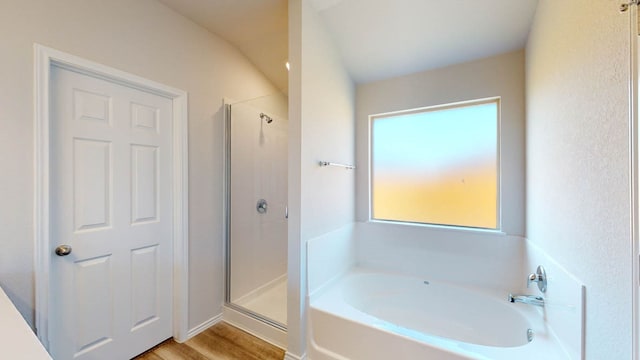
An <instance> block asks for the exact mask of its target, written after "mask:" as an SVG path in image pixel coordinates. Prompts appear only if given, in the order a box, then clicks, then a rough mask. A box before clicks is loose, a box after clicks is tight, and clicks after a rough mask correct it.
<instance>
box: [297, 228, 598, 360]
mask: <svg viewBox="0 0 640 360" xmlns="http://www.w3.org/2000/svg"><path fill="white" fill-rule="evenodd" d="M328 264H331V265H330V266H328ZM539 264H544V265H545V267H546V268H547V273H548V274H549V275H550V276H549V285H548V290H547V292H546V293H545V294H543V296H544V298H545V302H546V305H545V307H544V309H537V308H534V307H532V306H529V305H523V304H508V303H507V302H506V297H507V295H508V293H510V292H512V293H514V294H532V295H542V294H541V293H539V292H538V290H537V288H530V289H527V287H526V277H527V275H528V274H529V272H532V271H533V270H535V268H536V266H537V265H539ZM358 269H366V270H371V271H375V272H378V273H384V274H389V273H390V274H402V275H408V276H409V277H418V278H419V279H420V281H425V280H426V281H429V282H430V286H432V285H437V284H446V285H452V286H458V287H460V288H463V289H469V288H472V289H473V290H474V292H475V294H479V295H481V297H482V296H484V297H485V300H487V301H488V299H486V297H488V298H489V299H496V300H497V301H498V304H499V305H496V306H498V308H496V309H493V310H492V311H496V312H502V313H504V314H508V312H506V311H503V310H504V306H507V308H509V309H511V310H513V309H517V310H518V312H519V314H516V315H514V314H511V315H505V316H504V318H505V319H506V318H509V319H508V320H505V321H507V322H509V323H517V322H522V321H531V319H534V320H535V321H537V323H536V324H533V325H534V327H535V326H537V330H535V331H534V333H535V334H534V341H533V344H534V346H531V344H524V345H518V344H522V342H523V341H524V340H523V338H524V336H523V335H522V332H523V330H519V331H514V333H513V334H510V333H509V332H507V333H506V334H504V332H503V334H493V335H491V337H492V338H495V337H498V338H500V339H501V340H500V341H499V342H493V343H491V342H487V341H486V339H479V340H478V339H470V338H463V339H462V340H465V341H468V342H465V341H461V340H460V339H458V340H456V339H453V340H454V341H453V343H456V344H457V345H455V346H454V348H455V349H460V345H459V344H470V345H472V346H484V345H478V343H488V344H492V345H494V346H485V347H487V348H488V349H500V348H504V349H507V350H508V349H509V348H512V349H513V348H518V349H523V348H524V349H530V350H529V352H533V353H535V354H537V355H539V357H537V358H545V357H540V356H542V355H543V354H544V351H545V350H544V346H537V345H535V344H536V340H538V343H545V342H546V343H548V344H549V343H551V342H552V341H551V340H553V339H556V340H553V341H555V343H559V344H560V347H561V348H562V349H563V353H566V354H568V355H567V356H564V357H561V358H569V359H582V358H583V354H584V292H585V288H584V285H583V283H582V282H581V281H579V280H578V279H576V278H575V277H574V276H572V275H571V274H570V273H568V272H567V271H566V269H564V268H563V267H562V266H561V265H560V264H558V263H557V262H556V261H555V260H554V259H553V258H551V257H549V256H548V255H547V254H545V253H544V252H542V251H540V249H538V248H536V247H535V246H534V245H532V244H530V243H529V242H528V241H527V240H526V239H524V238H520V237H516V236H507V235H504V234H498V233H493V234H492V233H489V234H487V233H474V232H464V231H459V232H447V231H442V230H438V229H425V228H421V227H411V226H396V225H390V224H379V223H370V222H365V223H360V222H358V223H355V224H350V225H348V226H345V227H344V228H342V229H338V230H336V231H334V232H332V233H328V234H325V235H323V236H320V237H318V238H315V239H311V240H309V241H308V242H307V280H308V289H307V291H308V293H307V294H308V296H309V298H308V299H309V304H310V307H309V313H308V314H309V334H311V335H310V337H309V338H308V341H309V348H314V347H316V345H319V343H321V342H322V344H323V345H324V346H321V347H320V348H323V349H325V350H327V351H333V350H336V349H337V347H336V346H334V345H332V342H335V341H340V340H341V339H343V338H344V336H343V335H344V334H348V330H346V329H347V328H350V327H347V326H346V325H345V323H344V322H345V321H346V320H344V319H349V320H348V321H349V323H350V324H356V323H357V324H358V326H356V328H358V329H360V328H361V327H359V326H360V325H362V324H368V325H367V326H369V327H371V326H373V325H372V324H373V323H375V321H376V320H375V319H376V317H375V316H372V315H376V311H382V310H376V309H367V308H366V306H364V305H361V306H360V307H361V308H363V309H365V310H367V311H368V312H370V313H371V314H372V315H368V314H365V313H364V312H360V314H359V315H358V316H360V315H362V316H364V318H360V317H358V316H356V318H357V319H355V320H356V323H353V321H354V318H353V316H354V313H355V312H354V311H352V309H353V308H354V307H356V306H352V305H358V304H356V303H355V302H357V301H360V302H366V301H365V299H358V298H357V296H353V297H351V299H350V300H349V301H351V302H354V303H353V304H348V303H347V302H346V301H345V300H344V299H343V298H342V297H339V298H336V299H334V300H335V301H333V300H331V299H330V298H327V297H326V296H324V295H325V294H326V293H331V292H332V291H331V290H332V289H335V287H336V286H337V284H339V283H340V282H341V281H342V280H344V278H345V276H346V275H347V274H351V273H353V271H354V270H358ZM364 284H365V282H360V283H358V284H354V286H364ZM398 286H400V285H399V284H398ZM352 289H355V287H354V288H352ZM381 296H385V295H384V294H382V295H381ZM328 299H329V300H328ZM332 301H333V302H334V303H333V304H331V302H332ZM385 301H386V303H387V304H389V305H388V307H393V308H400V309H402V308H403V307H405V305H406V304H403V303H402V301H407V300H400V297H392V296H388V297H387V299H386V300H385ZM393 302H396V303H393ZM382 303H383V304H385V302H382ZM323 304H324V305H323ZM447 304H448V305H452V303H451V301H447ZM481 307H482V308H485V309H488V308H492V307H493V305H483V306H477V304H476V306H470V307H468V309H466V308H465V309H464V310H463V311H469V313H468V315H467V318H473V317H474V316H476V315H478V313H480V312H481V311H482V310H481V309H480V308H481ZM343 308H350V309H351V310H350V311H346V310H345V309H343ZM451 308H453V306H452V307H451ZM501 308H502V310H501ZM343 310H345V311H346V312H345V311H343ZM388 310H389V309H385V313H388V312H389V311H388ZM532 313H533V314H535V313H538V314H540V313H541V314H542V315H541V316H532ZM367 316H368V317H367ZM397 316H398V317H405V318H407V317H409V318H411V317H412V316H413V315H410V314H404V313H402V312H401V311H400V313H399V314H397ZM444 317H448V318H450V317H449V316H444ZM522 317H524V318H525V320H523V319H522ZM320 319H322V321H321V320H320ZM338 320H340V321H341V322H338V323H335V322H336V321H338ZM473 321H476V322H477V323H478V325H477V329H480V330H479V332H481V333H483V334H482V336H484V335H485V334H484V333H487V332H491V331H495V332H501V331H502V329H507V328H508V327H507V326H491V327H489V330H487V329H486V328H487V327H482V326H483V324H482V321H480V320H473ZM321 322H322V324H321ZM497 322H498V320H492V321H491V324H492V325H493V324H497ZM445 325H448V324H443V326H442V328H443V329H445ZM325 326H332V327H334V328H329V329H325V328H324V327H325ZM354 326H355V325H354ZM448 326H452V325H448ZM521 327H522V326H519V328H521ZM372 329H374V330H376V331H382V332H383V333H384V334H386V335H385V337H383V338H381V339H378V338H377V337H376V336H374V335H373V334H369V335H367V336H365V337H364V338H363V339H364V340H358V341H356V343H360V342H362V343H374V342H376V341H383V342H388V341H389V340H388V339H390V338H392V337H393V336H395V335H397V334H401V335H400V337H403V336H404V337H408V338H412V335H415V336H413V338H416V337H419V336H420V335H419V334H421V333H422V331H424V329H420V328H418V329H410V328H406V327H402V326H400V327H398V326H395V325H394V324H392V323H391V322H380V321H378V322H377V325H375V326H374V327H373V328H372ZM325 330H326V331H327V332H328V333H329V334H325V335H327V336H329V335H332V336H334V337H335V339H333V340H332V341H329V342H323V340H321V338H314V337H315V336H320V335H321V334H323V333H324V332H325ZM354 331H356V330H354ZM443 331H444V330H443ZM524 331H526V330H524ZM456 333H458V332H456ZM402 334H404V335H402ZM436 334H437V332H436ZM440 335H441V337H437V338H445V339H446V338H448V336H452V335H450V334H448V333H444V334H440ZM327 336H324V337H322V336H320V337H322V338H323V339H325V340H326V339H328V337H327ZM510 336H512V337H510ZM374 339H378V340H374ZM540 340H542V341H540ZM351 341H352V342H353V341H354V340H353V339H352V340H351ZM473 343H475V345H474V344H473ZM363 346H365V345H363ZM402 346H409V345H407V344H403V345H402ZM463 346H464V345H463ZM501 346H502V347H501ZM554 346H556V345H553V346H551V345H550V347H554ZM410 347H411V346H410ZM556 347H557V346H556ZM361 351H363V349H361ZM489 352H491V351H489ZM552 352H553V351H552ZM458 355H459V354H458ZM458 355H456V356H458ZM316 356H319V355H317V354H316ZM390 356H391V355H390ZM438 356H440V355H438ZM550 356H551V355H550ZM334 358H336V359H339V358H340V357H331V359H334ZM347 358H349V357H347ZM351 358H355V359H358V358H367V357H359V356H356V357H351ZM398 358H400V359H402V358H404V357H398ZM463 358H464V357H463ZM470 358H472V359H477V358H481V357H477V355H472V356H471V357H470ZM546 358H548V359H554V357H546ZM311 359H312V360H316V357H311ZM319 359H322V358H319ZM438 359H440V358H438Z"/></svg>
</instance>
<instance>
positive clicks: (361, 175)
mask: <svg viewBox="0 0 640 360" xmlns="http://www.w3.org/2000/svg"><path fill="white" fill-rule="evenodd" d="M493 96H500V97H501V98H502V101H501V106H502V117H501V125H500V133H501V134H500V146H501V157H500V168H501V177H500V181H501V184H500V187H501V208H502V231H503V232H505V233H507V234H509V235H524V229H525V225H524V217H525V215H524V193H525V190H524V189H525V185H524V168H525V164H524V158H525V155H524V127H525V125H524V123H525V120H524V112H525V105H524V52H523V51H515V52H511V53H507V54H502V55H497V56H494V57H490V58H486V59H481V60H476V61H472V62H468V63H463V64H457V65H452V66H448V67H445V68H441V69H436V70H430V71H425V72H421V73H416V74H411V75H407V76H402V77H398V78H393V79H388V80H382V81H377V82H373V83H368V84H362V85H358V88H357V95H356V99H357V100H356V103H357V108H356V119H357V125H356V126H357V144H358V145H357V162H358V165H359V167H358V170H357V174H358V177H357V184H358V185H357V204H358V205H357V206H358V210H357V214H358V221H367V220H368V216H369V169H368V166H367V165H368V161H369V159H368V158H369V118H368V116H369V115H372V114H379V113H384V112H391V111H398V110H406V109H414V108H419V107H425V106H431V105H439V104H447V103H452V102H457V101H464V100H474V99H481V98H487V97H493Z"/></svg>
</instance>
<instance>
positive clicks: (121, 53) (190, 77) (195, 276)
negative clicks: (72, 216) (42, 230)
mask: <svg viewBox="0 0 640 360" xmlns="http://www.w3.org/2000/svg"><path fill="white" fill-rule="evenodd" d="M34 42H37V43H40V44H42V45H45V46H49V47H52V48H55V49H58V50H61V51H65V52H68V53H71V54H73V55H77V56H80V57H84V58H87V59H89V60H92V61H96V62H99V63H102V64H105V65H108V66H111V67H115V68H117V69H120V70H124V71H127V72H130V73H133V74H136V75H139V76H143V77H146V78H149V79H152V80H154V81H157V82H160V83H164V84H167V85H169V86H173V87H176V88H179V89H183V90H186V91H187V92H188V93H189V175H190V180H189V203H190V204H189V215H190V220H189V231H190V252H189V258H190V278H189V286H190V299H189V325H190V327H194V326H197V325H199V324H201V323H202V322H204V321H206V320H208V319H210V318H212V317H213V316H215V315H217V314H219V313H220V311H221V305H222V289H223V285H222V219H223V216H222V199H223V196H222V169H223V166H222V160H223V159H222V150H223V148H222V144H223V141H222V140H223V135H222V131H223V124H222V120H223V116H222V108H221V105H222V98H223V97H224V96H227V97H230V98H234V99H248V98H255V97H258V96H262V95H265V94H268V93H272V92H274V90H275V88H274V87H273V86H272V85H271V83H269V82H268V81H267V80H266V79H265V78H264V76H263V75H262V74H261V73H260V72H259V71H257V70H256V69H255V68H254V67H253V66H252V65H251V64H250V63H249V61H248V60H247V59H246V58H244V57H243V56H242V55H240V53H239V52H238V51H237V50H236V49H234V48H232V47H231V46H230V45H229V44H228V43H226V42H225V41H224V40H221V39H220V38H218V37H216V36H213V35H212V34H211V33H209V32H207V31H205V30H204V29H203V28H201V27H199V26H197V25H195V24H194V23H192V22H190V21H189V20H187V19H185V18H184V17H182V16H180V15H178V14H176V13H175V12H173V11H171V10H169V9H168V8H166V7H165V6H164V5H161V4H159V3H157V2H156V1H154V0H136V1H129V0H58V1H48V0H15V1H13V0H6V1H2V3H1V4H0V44H1V45H0V58H1V59H2V65H3V66H2V67H1V68H0V79H2V81H1V82H0V109H1V110H0V153H1V154H4V155H3V156H0V168H2V171H3V176H2V186H0V229H2V232H1V234H2V235H1V237H0V244H2V248H3V249H4V251H3V252H2V253H0V285H2V287H3V288H4V289H5V290H6V292H7V293H8V295H9V296H10V297H11V300H12V301H14V302H15V303H16V305H17V307H18V309H19V310H20V311H21V313H22V315H23V316H24V317H25V318H26V319H27V321H28V322H29V323H31V324H33V317H34V314H33V306H34V300H33V297H34V294H33V286H34V285H33V147H34V144H33V138H34V135H33V43H34ZM8 154H11V156H9V155H8Z"/></svg>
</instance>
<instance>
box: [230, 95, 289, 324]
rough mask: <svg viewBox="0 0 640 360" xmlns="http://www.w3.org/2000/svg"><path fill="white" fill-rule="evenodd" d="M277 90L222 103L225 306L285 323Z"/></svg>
mask: <svg viewBox="0 0 640 360" xmlns="http://www.w3.org/2000/svg"><path fill="white" fill-rule="evenodd" d="M282 113H285V114H286V98H284V95H281V94H278V95H274V96H269V97H265V98H259V99H255V100H251V101H246V102H239V103H233V104H231V105H228V106H227V150H228V151H227V165H228V167H227V170H228V173H227V182H228V186H227V191H228V194H227V196H228V205H227V214H228V219H227V221H228V223H227V230H228V231H227V294H226V297H227V299H226V300H227V305H228V306H233V307H235V308H236V309H238V310H239V311H242V312H244V313H246V314H248V315H250V316H253V317H255V318H257V319H259V320H262V321H265V322H267V323H269V324H271V325H274V326H276V327H278V328H280V329H285V328H286V323H287V300H286V290H287V219H286V212H287V210H286V207H287V163H288V153H287V145H288V139H287V127H288V124H287V118H286V116H285V115H282Z"/></svg>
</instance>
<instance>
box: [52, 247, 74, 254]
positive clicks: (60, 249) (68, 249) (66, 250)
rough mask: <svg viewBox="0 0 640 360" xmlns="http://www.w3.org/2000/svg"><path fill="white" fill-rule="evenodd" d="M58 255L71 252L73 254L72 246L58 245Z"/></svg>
mask: <svg viewBox="0 0 640 360" xmlns="http://www.w3.org/2000/svg"><path fill="white" fill-rule="evenodd" d="M55 252H56V255H58V256H67V255H69V254H71V246H69V245H60V246H58V247H56V250H55Z"/></svg>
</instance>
